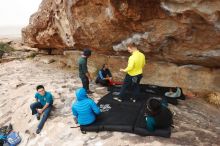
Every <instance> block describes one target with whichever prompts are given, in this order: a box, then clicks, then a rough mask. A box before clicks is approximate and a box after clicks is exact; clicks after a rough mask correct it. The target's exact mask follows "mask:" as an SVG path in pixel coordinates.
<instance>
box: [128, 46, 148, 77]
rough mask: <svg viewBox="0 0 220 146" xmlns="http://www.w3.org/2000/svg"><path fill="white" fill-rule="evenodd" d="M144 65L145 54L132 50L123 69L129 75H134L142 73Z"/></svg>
mask: <svg viewBox="0 0 220 146" xmlns="http://www.w3.org/2000/svg"><path fill="white" fill-rule="evenodd" d="M144 65H145V56H144V54H143V53H141V52H140V51H138V50H137V51H134V52H133V53H132V55H131V56H130V57H129V59H128V66H127V68H126V69H125V72H127V73H128V74H129V75H130V76H136V75H139V74H142V73H143V68H144Z"/></svg>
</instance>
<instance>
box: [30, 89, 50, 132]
mask: <svg viewBox="0 0 220 146" xmlns="http://www.w3.org/2000/svg"><path fill="white" fill-rule="evenodd" d="M36 89H37V93H36V94H35V99H36V102H35V103H33V104H31V106H30V108H31V110H32V115H36V117H37V120H40V117H41V115H42V114H43V117H42V119H41V121H40V123H39V125H38V128H37V131H36V133H37V134H39V133H40V132H41V130H42V128H43V126H44V123H45V122H46V120H47V118H48V117H49V115H50V112H51V109H52V105H53V96H52V94H51V93H50V92H47V91H45V89H44V86H42V85H38V86H37V88H36Z"/></svg>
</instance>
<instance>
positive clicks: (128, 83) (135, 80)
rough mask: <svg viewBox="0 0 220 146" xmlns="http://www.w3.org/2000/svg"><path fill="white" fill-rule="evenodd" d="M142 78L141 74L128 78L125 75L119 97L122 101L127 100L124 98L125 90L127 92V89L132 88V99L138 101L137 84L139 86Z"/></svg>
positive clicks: (138, 90)
mask: <svg viewBox="0 0 220 146" xmlns="http://www.w3.org/2000/svg"><path fill="white" fill-rule="evenodd" d="M142 77H143V76H142V74H139V75H136V76H130V75H129V74H126V76H125V79H124V84H123V85H122V87H121V90H120V95H119V96H120V97H121V99H122V100H128V99H127V98H126V97H125V92H126V90H128V88H132V90H133V91H132V93H133V97H132V98H136V100H138V99H137V97H138V96H137V95H138V94H139V92H140V87H139V84H140V81H141V79H142Z"/></svg>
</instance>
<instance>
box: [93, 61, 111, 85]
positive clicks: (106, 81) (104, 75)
mask: <svg viewBox="0 0 220 146" xmlns="http://www.w3.org/2000/svg"><path fill="white" fill-rule="evenodd" d="M111 81H112V74H111V72H110V70H109V68H108V64H103V66H102V69H100V70H99V72H98V76H97V78H96V83H100V84H101V85H103V86H109V85H110V82H111Z"/></svg>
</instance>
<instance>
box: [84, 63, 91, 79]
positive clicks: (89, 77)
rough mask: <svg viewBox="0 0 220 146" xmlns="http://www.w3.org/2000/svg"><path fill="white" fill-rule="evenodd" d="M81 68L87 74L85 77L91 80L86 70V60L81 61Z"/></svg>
mask: <svg viewBox="0 0 220 146" xmlns="http://www.w3.org/2000/svg"><path fill="white" fill-rule="evenodd" d="M82 70H83V71H84V73H85V75H86V76H87V78H89V80H91V76H90V73H89V71H88V67H87V63H86V62H83V64H82Z"/></svg>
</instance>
